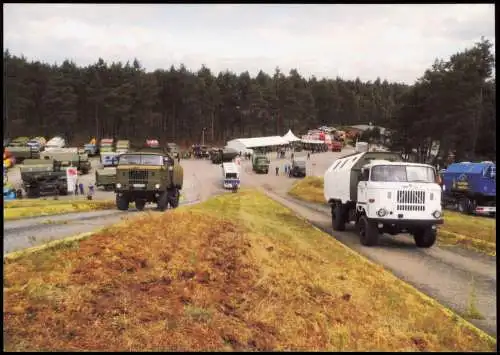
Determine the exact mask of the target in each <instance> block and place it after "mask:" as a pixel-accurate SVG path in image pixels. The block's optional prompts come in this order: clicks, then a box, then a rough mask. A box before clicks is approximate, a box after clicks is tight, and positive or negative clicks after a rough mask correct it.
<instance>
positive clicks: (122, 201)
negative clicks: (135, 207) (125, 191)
mask: <svg viewBox="0 0 500 355" xmlns="http://www.w3.org/2000/svg"><path fill="white" fill-rule="evenodd" d="M116 207H117V208H118V209H119V210H120V211H128V198H127V197H126V196H125V195H121V196H120V195H118V194H117V195H116Z"/></svg>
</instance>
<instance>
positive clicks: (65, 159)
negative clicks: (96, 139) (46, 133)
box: [40, 148, 91, 174]
mask: <svg viewBox="0 0 500 355" xmlns="http://www.w3.org/2000/svg"><path fill="white" fill-rule="evenodd" d="M40 159H48V160H56V161H58V162H60V163H61V166H62V167H68V166H74V167H76V168H77V169H78V171H80V172H81V173H82V174H88V172H89V171H90V168H91V164H90V161H89V157H88V154H87V153H84V152H78V149H77V148H60V149H52V150H49V151H44V152H41V153H40Z"/></svg>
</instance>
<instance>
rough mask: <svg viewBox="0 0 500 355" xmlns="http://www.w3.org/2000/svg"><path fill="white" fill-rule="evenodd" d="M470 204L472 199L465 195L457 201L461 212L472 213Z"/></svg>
mask: <svg viewBox="0 0 500 355" xmlns="http://www.w3.org/2000/svg"><path fill="white" fill-rule="evenodd" d="M472 205H473V203H472V201H471V200H470V199H468V198H467V197H464V198H461V199H460V201H458V210H459V211H460V212H461V213H465V214H472V212H473V208H472V207H473V206H472Z"/></svg>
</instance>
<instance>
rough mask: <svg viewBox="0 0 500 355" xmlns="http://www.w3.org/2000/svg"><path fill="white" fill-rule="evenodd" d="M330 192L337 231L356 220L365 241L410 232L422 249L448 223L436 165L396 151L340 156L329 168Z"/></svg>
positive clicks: (369, 242)
mask: <svg viewBox="0 0 500 355" xmlns="http://www.w3.org/2000/svg"><path fill="white" fill-rule="evenodd" d="M324 179H325V185H324V195H325V199H326V201H327V202H328V203H329V204H330V206H331V208H332V224H333V229H334V230H339V231H340V230H344V229H345V224H346V223H348V222H351V221H352V222H355V224H356V227H357V230H358V233H359V235H360V239H361V243H362V244H363V245H367V246H372V245H376V244H377V243H378V239H379V235H380V234H381V233H389V234H391V235H396V234H399V233H402V232H408V233H410V234H412V235H413V237H414V239H415V243H416V245H417V246H418V247H422V248H428V247H431V246H432V245H433V244H434V243H435V241H436V231H437V229H436V225H438V224H442V223H443V219H442V208H441V187H440V186H439V184H438V183H437V177H436V171H435V169H434V167H432V166H431V165H427V164H416V163H406V162H404V161H403V160H402V158H401V157H400V156H398V154H396V153H391V152H359V153H354V154H350V155H348V156H346V157H343V158H340V159H337V160H336V161H335V162H334V163H333V164H332V166H330V168H328V170H327V171H326V172H325V177H324Z"/></svg>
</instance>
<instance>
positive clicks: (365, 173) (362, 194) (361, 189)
mask: <svg viewBox="0 0 500 355" xmlns="http://www.w3.org/2000/svg"><path fill="white" fill-rule="evenodd" d="M369 177H370V169H367V168H361V172H360V175H359V182H358V199H357V200H358V202H366V200H367V196H366V194H367V184H368V178H369Z"/></svg>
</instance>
